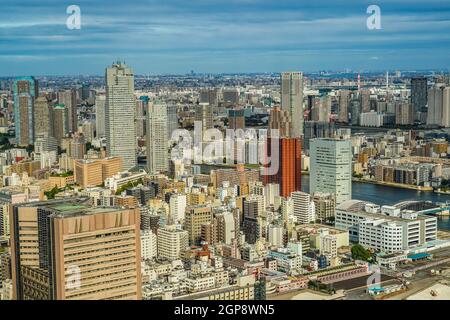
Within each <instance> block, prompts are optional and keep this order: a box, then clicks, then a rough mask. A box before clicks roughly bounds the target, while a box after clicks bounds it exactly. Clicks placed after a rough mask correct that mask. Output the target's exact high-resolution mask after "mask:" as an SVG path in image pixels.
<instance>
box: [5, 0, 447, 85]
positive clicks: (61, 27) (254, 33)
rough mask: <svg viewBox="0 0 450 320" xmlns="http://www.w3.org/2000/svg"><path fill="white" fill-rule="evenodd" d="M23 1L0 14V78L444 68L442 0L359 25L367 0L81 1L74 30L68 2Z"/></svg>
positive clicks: (409, 5) (392, 7) (385, 5)
mask: <svg viewBox="0 0 450 320" xmlns="http://www.w3.org/2000/svg"><path fill="white" fill-rule="evenodd" d="M25 2H26V4H24V3H21V4H17V3H15V2H14V1H10V0H6V1H4V9H3V10H2V12H0V20H1V21H2V23H0V30H2V33H1V35H0V39H1V40H2V42H5V43H8V46H5V47H2V48H1V49H0V63H2V64H4V67H3V68H2V71H1V74H0V76H6V75H17V76H18V75H29V74H48V75H50V74H54V75H69V74H92V72H93V70H96V71H95V73H96V74H101V70H102V69H103V66H104V65H105V64H109V63H110V62H111V61H113V60H116V59H118V58H120V59H122V60H125V61H126V62H127V64H130V65H132V66H133V67H134V69H135V70H139V71H140V73H142V74H147V73H151V74H165V73H169V74H185V73H188V72H190V71H191V70H194V71H196V72H200V73H222V72H237V73H245V72H281V71H285V70H302V71H304V72H309V71H313V70H320V69H334V70H338V69H346V68H348V69H353V70H384V69H410V70H411V69H413V70H414V69H444V70H448V66H447V58H448V49H449V46H450V38H449V36H448V34H447V33H446V32H445V31H444V30H446V29H448V27H449V26H450V4H448V3H447V4H446V3H443V2H442V1H426V2H425V1H408V2H406V1H402V0H397V1H389V2H388V1H379V2H378V3H377V4H376V5H378V6H379V7H380V10H381V29H379V30H377V29H375V30H369V29H368V28H367V26H366V20H367V18H368V17H369V16H370V14H368V13H367V12H366V11H367V8H368V6H369V5H371V4H372V3H370V2H369V1H363V2H360V1H358V2H357V1H346V2H345V3H338V4H336V3H335V2H330V1H328V0H322V1H319V2H317V3H315V4H310V3H305V2H302V1H284V2H283V3H282V4H280V3H275V2H272V1H271V2H262V1H256V0H255V1H238V0H235V1H227V2H225V1H208V2H206V1H197V2H194V3H189V4H186V3H183V2H180V1H177V0H176V1H169V2H167V3H165V4H164V5H162V4H160V3H158V2H157V1H148V2H145V3H142V2H136V1H132V2H127V3H126V4H123V3H122V2H119V1H116V0H114V1H112V2H111V3H110V5H108V6H107V7H106V6H104V4H103V3H101V2H100V1H85V0H80V1H78V2H77V3H76V5H78V6H79V7H80V9H81V29H79V30H69V29H68V28H67V27H66V20H67V18H68V17H69V15H68V14H67V13H66V9H67V5H66V4H63V3H61V4H57V5H55V3H54V1H50V0H47V1H41V2H40V3H39V6H36V5H35V4H33V3H32V2H31V1H25ZM27 4H28V5H27ZM281 57H282V58H281ZM430 57H432V59H431V58H430Z"/></svg>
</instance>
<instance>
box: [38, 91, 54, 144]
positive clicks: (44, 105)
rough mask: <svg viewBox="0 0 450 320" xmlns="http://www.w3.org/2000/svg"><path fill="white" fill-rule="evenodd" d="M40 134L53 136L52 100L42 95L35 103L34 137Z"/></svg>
mask: <svg viewBox="0 0 450 320" xmlns="http://www.w3.org/2000/svg"><path fill="white" fill-rule="evenodd" d="M39 135H47V136H53V120H52V109H51V106H50V101H49V100H48V99H47V97H46V96H40V97H38V98H37V99H36V100H35V103H34V139H35V140H36V137H37V136H39Z"/></svg>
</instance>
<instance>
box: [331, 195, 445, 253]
mask: <svg viewBox="0 0 450 320" xmlns="http://www.w3.org/2000/svg"><path fill="white" fill-rule="evenodd" d="M393 212H394V213H392V212H391V208H390V207H381V208H380V207H379V206H377V205H374V204H370V203H367V202H364V201H358V200H350V201H346V202H343V203H342V204H340V205H339V206H338V207H336V222H335V226H336V228H339V229H342V230H348V232H349V237H350V240H351V241H354V242H359V243H360V244H361V245H363V246H365V247H368V248H372V249H375V250H380V251H382V252H388V253H389V252H397V251H401V250H408V249H411V248H413V247H415V246H419V245H422V244H424V243H426V242H429V241H433V240H436V239H437V219H436V217H432V216H422V215H417V214H416V213H414V212H411V211H407V210H406V211H400V209H395V208H394V211H393Z"/></svg>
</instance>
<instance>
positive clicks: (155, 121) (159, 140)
mask: <svg viewBox="0 0 450 320" xmlns="http://www.w3.org/2000/svg"><path fill="white" fill-rule="evenodd" d="M147 126H148V127H147V140H146V142H147V150H146V151H147V169H148V172H149V173H161V172H167V171H169V155H168V148H169V146H168V141H167V105H166V104H163V103H161V102H160V101H155V102H149V106H148V111H147Z"/></svg>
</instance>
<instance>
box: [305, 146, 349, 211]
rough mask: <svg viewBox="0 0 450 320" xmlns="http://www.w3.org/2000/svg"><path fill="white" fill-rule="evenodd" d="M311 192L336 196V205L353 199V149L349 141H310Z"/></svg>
mask: <svg viewBox="0 0 450 320" xmlns="http://www.w3.org/2000/svg"><path fill="white" fill-rule="evenodd" d="M310 156H311V165H310V167H311V169H310V170H311V176H310V180H309V183H310V186H309V191H310V193H311V194H314V193H316V192H327V193H333V194H335V195H336V204H340V203H342V202H344V201H346V200H350V199H351V198H352V149H351V144H350V141H349V140H341V139H331V138H320V139H311V140H310Z"/></svg>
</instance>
